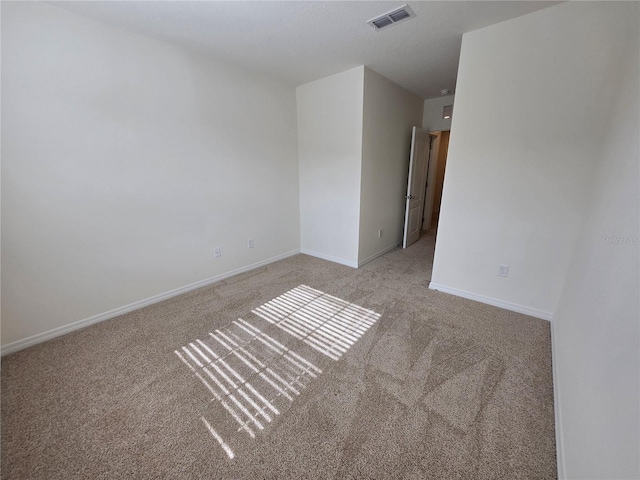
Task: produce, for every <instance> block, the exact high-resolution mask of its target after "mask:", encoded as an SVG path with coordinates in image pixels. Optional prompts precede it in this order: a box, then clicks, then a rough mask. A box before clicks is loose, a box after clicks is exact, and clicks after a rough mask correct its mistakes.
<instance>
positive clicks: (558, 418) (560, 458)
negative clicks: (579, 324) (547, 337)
mask: <svg viewBox="0 0 640 480" xmlns="http://www.w3.org/2000/svg"><path fill="white" fill-rule="evenodd" d="M556 325H557V324H556V323H553V322H551V370H552V374H553V412H554V415H555V422H554V423H555V426H556V462H557V469H558V480H563V479H564V478H565V476H564V472H565V468H564V450H563V447H562V446H563V444H564V440H563V435H562V411H561V402H560V380H559V377H558V364H557V361H556V360H557V353H556V352H557V347H556V331H555V326H556Z"/></svg>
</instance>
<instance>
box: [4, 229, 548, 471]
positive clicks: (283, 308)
mask: <svg viewBox="0 0 640 480" xmlns="http://www.w3.org/2000/svg"><path fill="white" fill-rule="evenodd" d="M433 249H434V233H433V232H431V233H430V234H429V235H425V236H423V237H422V238H421V239H420V240H419V241H418V242H417V243H416V244H414V245H413V246H411V247H410V248H408V249H406V250H402V249H396V250H394V251H392V252H390V253H388V254H387V255H385V256H383V257H380V258H378V259H377V260H375V261H373V262H371V263H369V264H368V265H366V266H364V267H363V268H361V269H357V270H356V269H352V268H349V267H345V266H341V265H337V264H333V263H330V262H327V261H324V260H320V259H317V258H313V257H309V256H306V255H297V256H294V257H291V258H289V259H286V260H283V261H280V262H277V263H274V264H271V265H268V266H266V267H262V268H259V269H257V270H254V271H252V272H248V273H245V274H241V275H238V276H236V277H233V278H230V279H227V280H225V281H222V282H219V283H217V284H215V285H212V286H209V287H206V288H202V289H200V290H197V291H193V292H190V293H187V294H184V295H181V296H179V297H175V298H172V299H170V300H167V301H164V302H162V303H158V304H155V305H152V306H149V307H147V308H144V309H141V310H138V311H135V312H132V313H130V314H127V315H123V316H121V317H118V318H114V319H112V320H109V321H105V322H102V323H100V324H96V325H94V326H91V327H88V328H85V329H83V330H79V331H76V332H74V333H71V334H68V335H65V336H63V337H59V338H56V339H54V340H51V341H49V342H46V343H43V344H40V345H37V346H35V347H32V348H29V349H26V350H23V351H20V352H17V353H15V354H12V355H9V356H6V357H4V358H3V359H2V445H1V447H2V478H3V479H75V478H91V479H121V478H122V479H124V478H140V479H146V478H167V479H169V478H176V479H178V478H181V479H182V478H184V479H189V478H207V479H217V478H221V479H263V478H265V479H266V478H269V479H276V478H280V479H286V478H309V479H325V478H326V479H330V478H336V479H343V478H371V479H374V478H379V479H396V478H397V479H418V478H422V479H509V480H513V479H520V478H529V479H548V478H549V479H551V478H556V458H555V438H554V416H553V387H552V374H551V346H550V329H549V323H548V322H546V321H543V320H539V319H535V318H531V317H527V316H525V315H520V314H517V313H513V312H509V311H505V310H501V309H498V308H495V307H491V306H487V305H483V304H479V303H476V302H473V301H469V300H465V299H461V298H457V297H454V296H451V295H448V294H444V293H440V292H436V291H432V290H429V289H428V280H429V276H430V271H431V264H432V258H433Z"/></svg>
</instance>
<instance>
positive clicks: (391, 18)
mask: <svg viewBox="0 0 640 480" xmlns="http://www.w3.org/2000/svg"><path fill="white" fill-rule="evenodd" d="M415 16H416V14H415V13H413V10H411V8H409V5H403V6H401V7H400V8H396V9H395V10H391V11H390V12H387V13H385V14H384V15H380V16H379V17H376V18H372V19H371V20H369V21H368V22H367V23H368V24H369V25H371V26H372V27H373V28H374V29H375V30H380V29H382V28H385V27H389V26H391V25H395V24H396V23H398V22H401V21H402V20H407V19H408V18H412V17H415Z"/></svg>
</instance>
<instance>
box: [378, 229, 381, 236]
mask: <svg viewBox="0 0 640 480" xmlns="http://www.w3.org/2000/svg"><path fill="white" fill-rule="evenodd" d="M378 238H382V229H380V230H378Z"/></svg>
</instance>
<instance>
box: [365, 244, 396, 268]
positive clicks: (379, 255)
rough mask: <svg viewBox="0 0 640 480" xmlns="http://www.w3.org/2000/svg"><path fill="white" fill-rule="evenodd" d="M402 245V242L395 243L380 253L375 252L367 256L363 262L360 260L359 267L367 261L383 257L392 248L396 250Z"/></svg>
mask: <svg viewBox="0 0 640 480" xmlns="http://www.w3.org/2000/svg"><path fill="white" fill-rule="evenodd" d="M400 245H402V244H401V243H394V244H393V245H391V246H389V247H387V248H385V249H384V250H381V251H379V252H378V253H374V254H373V255H371V256H370V257H367V258H365V259H364V260H362V261H361V262H358V268H360V267H361V266H363V265H364V264H366V263H369V262H371V261H373V260H375V259H376V258H378V257H381V256H382V255H384V254H385V253H389V252H390V251H391V250H394V249H396V248H398V247H399V246H400Z"/></svg>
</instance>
